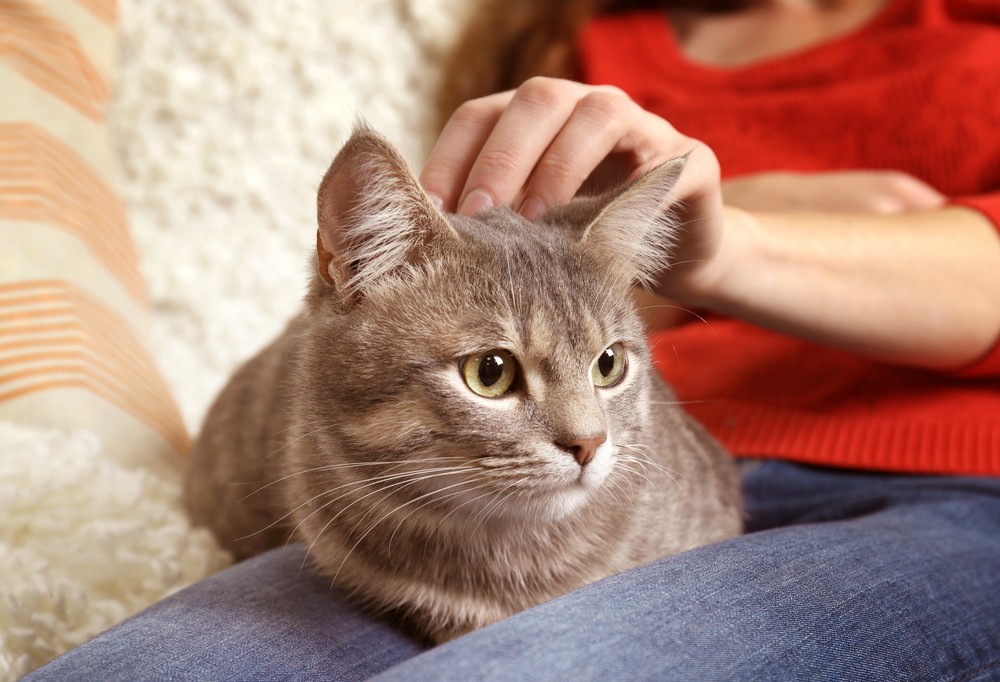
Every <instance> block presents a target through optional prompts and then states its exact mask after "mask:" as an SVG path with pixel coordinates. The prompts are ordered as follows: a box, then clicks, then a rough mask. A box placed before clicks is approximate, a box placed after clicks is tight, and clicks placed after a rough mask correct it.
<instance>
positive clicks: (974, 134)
mask: <svg viewBox="0 0 1000 682" xmlns="http://www.w3.org/2000/svg"><path fill="white" fill-rule="evenodd" d="M998 55H1000V6H998V5H997V3H995V2H988V1H987V0H890V2H889V3H888V4H887V6H886V7H885V8H884V9H883V10H882V12H881V13H880V14H879V15H878V16H876V17H875V18H874V19H873V20H871V21H870V22H868V23H867V24H866V25H864V26H863V27H861V28H860V29H858V30H856V31H853V32H851V33H849V34H847V35H844V36H842V37H839V38H836V39H834V40H832V41H830V42H827V43H824V44H823V45H820V46H817V47H814V48H810V49H807V50H804V51H800V52H796V53H794V54H791V55H787V56H782V57H779V58H774V59H768V60H764V61H761V62H756V63H753V64H750V65H747V66H744V67H738V68H726V69H723V68H714V67H710V66H705V65H702V64H696V63H692V62H691V61H689V60H687V59H686V58H685V57H684V55H683V54H682V52H681V50H680V48H679V46H678V44H677V42H676V40H675V38H674V34H673V32H672V29H671V27H670V25H669V20H668V19H667V18H666V17H665V16H664V15H663V14H662V13H647V12H644V13H634V14H626V15H617V16H609V17H602V18H600V19H597V20H595V21H593V22H591V23H590V24H589V25H588V26H587V27H586V28H585V30H584V32H583V35H582V36H581V41H580V58H581V68H582V72H583V76H584V79H585V80H586V81H588V82H591V83H605V84H612V85H616V86H618V87H621V88H622V89H624V90H625V91H626V92H628V93H629V94H630V95H631V96H632V97H633V99H635V100H636V102H638V103H639V104H640V105H642V106H643V107H645V108H647V109H649V110H650V111H653V112H655V113H657V114H659V115H661V116H663V117H664V118H666V119H667V120H669V121H670V122H671V123H672V124H673V125H674V126H675V127H676V128H677V129H678V130H680V131H682V132H683V133H685V134H687V135H691V136H693V137H695V138H697V139H700V140H702V141H704V142H705V143H707V144H708V145H709V146H710V147H711V148H712V149H713V150H714V151H715V153H716V155H717V156H718V158H719V161H720V163H721V164H722V170H723V175H724V177H735V176H740V175H744V174H749V173H757V172H765V171H775V170H782V171H799V172H809V171H833V170H849V169H893V170H901V171H904V172H907V173H910V174H912V175H914V176H916V177H918V178H921V179H923V180H924V181H926V182H928V183H929V184H931V185H932V186H934V187H936V188H938V189H939V190H940V191H941V192H943V193H944V194H945V195H946V196H948V197H951V198H952V202H953V203H957V204H962V205H965V206H969V207H971V208H974V209H976V210H978V211H980V212H982V213H983V214H985V215H986V216H987V217H988V218H989V219H990V220H991V221H992V222H993V223H994V224H995V225H1000V135H997V131H998V130H1000V107H998V106H997V99H996V97H997V95H996V93H998V92H1000V69H997V67H996V64H997V58H998ZM653 345H654V353H655V357H656V359H657V365H658V367H659V369H660V371H661V372H662V373H663V375H664V376H665V377H666V378H667V379H668V380H669V381H670V382H671V383H673V385H674V387H675V388H676V389H677V392H678V394H679V397H680V399H681V400H684V401H690V402H689V403H688V405H687V409H688V410H689V411H690V412H691V413H692V414H693V415H694V416H696V417H697V418H698V419H699V420H701V421H702V422H703V423H704V424H705V425H706V426H707V427H708V428H709V429H710V430H711V431H712V432H713V433H714V434H715V435H716V436H717V437H719V438H720V439H721V440H722V441H723V442H724V443H725V444H726V445H727V446H728V447H729V448H730V449H731V450H732V451H733V452H735V453H736V454H738V455H743V456H751V457H765V456H773V457H781V458H786V459H793V460H797V461H802V462H809V463H814V464H823V465H833V466H843V467H852V468H864V469H877V470H887V471H908V472H922V473H966V474H994V475H996V474H1000V344H998V346H997V347H995V348H994V349H993V350H992V351H991V352H990V353H988V354H987V356H986V357H984V358H982V359H981V360H980V361H979V362H977V363H975V364H974V365H972V366H970V367H967V368H964V369H963V370H961V371H959V372H953V373H935V372H930V371H925V370H918V369H912V368H905V367H897V366H891V365H886V364H882V363H878V362H875V361H872V360H867V359H864V358H859V357H856V356H852V355H849V354H847V353H843V352H840V351H837V350H833V349H829V348H824V347H820V346H817V345H814V344H811V343H807V342H805V341H800V340H797V339H792V338H788V337H784V336H781V335H779V334H775V333H771V332H768V331H765V330H762V329H759V328H756V327H754V326H752V325H750V324H747V323H744V322H740V321H737V320H732V319H727V318H719V317H711V318H708V319H707V320H706V323H701V322H697V323H691V324H687V325H684V326H681V327H680V328H678V329H674V330H669V331H666V332H662V333H659V334H657V335H656V336H655V337H654V339H653Z"/></svg>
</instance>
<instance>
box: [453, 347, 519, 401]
mask: <svg viewBox="0 0 1000 682" xmlns="http://www.w3.org/2000/svg"><path fill="white" fill-rule="evenodd" d="M462 378H464V379H465V383H466V385H467V386H468V387H469V388H471V389H472V391H473V392H474V393H476V394H478V395H481V396H483V397H484V398H499V397H500V396H502V395H504V394H505V393H507V392H508V391H510V389H511V388H512V387H513V386H514V381H515V380H516V379H517V360H515V359H514V356H513V355H511V354H510V353H509V352H507V351H505V350H502V349H500V348H496V349H494V350H489V351H486V352H485V353H476V354H475V355H470V356H469V357H467V358H466V359H465V361H464V362H463V363H462Z"/></svg>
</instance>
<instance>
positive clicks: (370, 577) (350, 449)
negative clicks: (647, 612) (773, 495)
mask: <svg viewBox="0 0 1000 682" xmlns="http://www.w3.org/2000/svg"><path fill="white" fill-rule="evenodd" d="M679 170H680V164H678V165H677V167H676V168H674V169H667V170H662V169H661V170H660V171H659V173H660V175H661V176H662V177H660V178H658V179H657V178H652V179H644V180H642V181H640V182H639V183H637V184H636V185H634V186H633V187H632V188H630V189H627V190H625V191H624V192H623V193H622V194H621V195H620V196H618V197H617V198H615V199H610V198H608V199H605V200H596V199H595V200H589V201H580V202H577V203H574V204H571V205H570V206H568V207H565V208H562V209H556V210H553V211H550V213H549V214H548V216H547V217H546V218H545V220H544V223H547V224H539V223H528V222H526V221H524V220H523V219H521V218H519V217H518V216H516V215H514V214H513V213H512V212H510V211H508V210H506V209H493V210H492V211H490V212H488V213H486V214H483V215H481V216H477V217H476V218H457V217H454V216H449V217H447V218H445V217H444V216H443V215H441V214H440V213H439V212H438V211H437V210H436V209H434V208H433V207H432V206H431V205H430V204H429V203H428V202H427V200H426V197H425V196H424V195H423V193H422V191H421V190H420V189H419V187H418V186H417V185H416V182H415V181H414V180H413V178H412V176H411V175H410V174H409V172H408V171H407V170H406V168H405V164H403V163H402V161H401V160H400V159H399V158H398V155H396V154H395V153H394V152H393V151H392V150H391V148H389V147H388V146H387V145H386V144H385V143H384V142H383V141H381V140H380V138H378V137H376V136H375V135H374V134H372V133H370V132H368V131H365V130H360V131H358V132H357V133H356V135H355V137H354V138H352V140H351V142H349V143H348V145H347V146H346V147H345V149H344V150H343V151H342V152H341V154H340V156H338V159H337V160H336V161H335V162H334V164H333V166H332V167H331V170H330V172H329V173H328V174H327V177H326V179H324V183H323V187H321V190H320V242H319V248H318V251H319V256H320V268H319V271H320V272H319V274H318V275H317V276H316V277H315V279H314V282H313V284H312V287H311V291H310V294H309V296H308V298H307V305H306V309H305V311H304V312H303V313H302V314H301V315H300V316H299V317H298V318H296V319H295V320H294V321H293V322H292V323H291V324H290V325H289V328H288V330H287V331H286V332H285V334H284V335H282V336H281V337H280V338H279V339H277V340H276V341H275V342H274V343H273V344H271V345H270V346H269V347H268V348H267V349H265V350H264V351H263V352H262V353H261V354H259V355H258V356H257V357H255V358H254V359H252V360H251V361H250V362H249V363H247V364H246V365H244V366H243V367H242V368H241V369H240V370H239V372H238V373H237V374H236V376H235V377H234V378H233V380H232V381H231V382H230V384H229V385H228V386H227V387H226V389H225V390H224V391H223V393H222V394H221V395H220V397H219V398H218V400H217V401H216V403H215V405H214V406H213V408H212V410H211V411H210V413H209V416H208V418H207V420H206V423H205V426H204V429H203V432H202V434H201V436H200V437H199V439H198V441H197V443H196V445H195V447H194V450H193V453H192V460H191V468H190V470H189V474H188V480H187V491H186V495H187V503H188V508H189V510H190V511H191V513H192V516H193V518H194V519H195V521H196V522H199V523H201V524H204V525H208V526H209V527H211V528H212V529H213V531H214V532H215V534H216V536H217V537H219V539H220V540H221V541H222V542H223V543H224V544H226V545H227V546H229V547H230V548H232V549H233V550H234V551H235V552H236V553H237V555H239V556H247V555H250V554H254V553H257V552H259V551H262V550H264V549H266V548H268V547H271V546H275V545H278V544H281V543H283V542H285V541H286V540H287V539H288V537H289V535H290V533H292V532H293V533H294V536H295V537H296V538H298V539H301V540H305V541H306V542H307V543H308V544H309V551H310V554H311V556H312V557H313V559H314V561H315V563H316V565H317V566H318V567H319V569H320V570H321V571H323V572H324V573H326V574H327V575H329V576H330V577H331V578H332V579H333V580H334V582H335V583H336V584H338V585H343V586H346V587H347V588H348V589H350V590H352V591H353V592H355V593H356V594H357V595H359V596H360V597H361V598H363V599H365V600H367V601H368V602H370V603H372V604H374V605H375V606H377V607H378V608H380V609H385V610H392V611H394V612H396V613H398V614H401V615H402V616H403V617H405V618H407V619H409V621H410V622H411V623H412V624H413V626H414V627H415V628H416V629H417V630H418V631H419V632H420V633H421V634H422V635H424V636H426V637H428V638H429V639H430V640H432V641H444V640H446V639H449V638H451V637H454V636H457V635H459V634H462V633H464V632H467V631H469V630H472V629H475V628H478V627H481V626H483V625H485V624H488V623H491V622H494V621H496V620H498V619H500V618H503V617H505V616H507V615H510V614H512V613H515V612H517V611H520V610H522V609H524V608H527V607H529V606H532V605H534V604H537V603H539V602H541V601H545V600H547V599H550V598H552V597H555V596H557V595H560V594H563V593H565V592H567V591H569V590H571V589H574V588H576V587H580V586H582V585H584V584H587V583H589V582H593V581H594V580H597V579H600V578H603V577H606V576H608V575H611V574H614V573H617V572H620V571H622V570H625V569H627V568H630V567H632V566H636V565H638V564H641V563H645V562H647V561H651V560H653V559H656V558H658V557H661V556H665V555H668V554H672V553H676V552H679V551H682V550H685V549H688V548H691V547H695V546H698V545H702V544H705V543H707V542H712V541H716V540H721V539H724V538H727V537H731V536H733V535H735V534H737V533H738V532H739V531H740V519H739V511H738V496H737V477H736V473H735V468H734V465H733V464H732V462H731V461H730V459H729V458H728V456H727V455H726V454H725V453H724V452H723V451H722V450H721V448H720V447H719V446H718V445H717V444H716V443H715V442H714V441H713V440H712V439H711V438H710V437H709V436H708V435H707V434H706V433H705V432H704V431H703V430H702V429H701V428H700V427H699V426H698V425H697V424H695V423H694V422H693V421H692V420H691V419H690V418H688V417H687V416H686V415H685V414H684V413H683V412H682V411H681V409H680V408H679V407H678V405H677V404H676V401H675V399H674V397H673V394H672V392H671V391H670V389H669V388H668V387H667V386H666V385H665V384H664V383H663V382H662V380H661V379H660V378H659V376H658V375H657V373H656V372H655V371H654V370H653V369H652V366H651V364H650V360H649V355H648V351H647V349H646V346H645V342H644V333H643V328H642V325H641V322H640V321H639V319H638V317H637V316H636V314H635V312H634V309H633V307H632V304H631V303H630V301H629V295H628V294H629V287H630V285H631V284H632V283H633V281H634V280H636V279H641V278H642V277H643V276H648V275H649V274H650V271H651V270H652V269H654V268H656V267H659V266H660V265H662V258H663V251H664V247H663V246H662V244H661V242H662V240H663V239H664V237H666V236H668V235H666V234H665V233H664V230H667V229H669V228H668V226H666V225H665V224H662V223H659V222H658V220H659V219H658V218H655V217H653V216H656V215H659V214H660V210H659V207H660V204H661V203H662V202H663V200H664V198H665V195H666V192H667V191H668V190H669V187H670V185H671V184H672V182H673V180H674V179H675V178H676V175H677V173H678V172H679ZM654 173H656V172H654ZM647 205H648V206H647ZM643 211H645V216H646V218H647V222H648V223H649V224H647V225H641V226H639V227H634V226H633V227H629V226H628V225H627V223H630V222H632V221H634V220H637V219H639V220H641V219H642V217H641V216H640V215H639V214H640V213H642V212H643ZM654 223H655V224H654ZM621 230H626V232H625V233H624V234H620V233H619V232H620V231H621ZM501 389H503V390H501Z"/></svg>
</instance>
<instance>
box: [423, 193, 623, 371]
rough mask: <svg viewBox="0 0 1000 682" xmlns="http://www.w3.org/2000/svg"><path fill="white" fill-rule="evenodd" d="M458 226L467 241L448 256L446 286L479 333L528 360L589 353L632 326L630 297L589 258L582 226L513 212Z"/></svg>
mask: <svg viewBox="0 0 1000 682" xmlns="http://www.w3.org/2000/svg"><path fill="white" fill-rule="evenodd" d="M452 225H453V226H454V228H455V232H456V233H457V234H458V236H459V238H460V239H459V240H458V242H459V243H458V245H457V246H456V250H455V251H454V252H452V253H450V254H448V255H445V256H444V260H445V261H447V262H446V263H442V265H443V267H442V268H441V276H442V277H443V278H444V279H445V280H446V281H444V282H441V283H440V284H441V285H442V286H445V287H450V288H451V289H452V291H453V292H454V294H455V295H456V298H457V300H454V299H453V300H454V303H455V304H456V307H458V308H462V309H464V310H466V311H468V312H469V313H471V314H472V315H474V316H475V317H476V318H478V324H477V325H476V327H477V333H480V332H483V333H486V334H488V335H489V336H492V337H494V338H496V339H497V340H510V341H514V342H516V343H517V344H518V345H520V346H522V347H523V349H524V350H525V351H527V352H533V351H536V350H537V351H542V350H546V349H547V351H548V352H550V353H551V352H552V351H553V350H554V349H556V348H564V349H565V350H566V351H567V352H576V351H577V350H580V349H588V352H589V349H591V347H592V346H595V345H599V344H601V343H604V342H606V340H607V338H608V337H609V336H613V335H615V334H619V333H621V330H622V329H623V327H628V326H629V325H628V324H627V318H628V317H629V312H630V310H631V308H630V307H629V306H628V305H627V304H626V303H625V296H624V293H625V292H623V291H618V290H617V289H618V288H619V287H618V286H616V285H614V284H613V283H614V282H615V280H614V278H610V277H607V276H606V273H605V272H602V268H601V264H600V263H599V262H595V261H594V260H593V259H590V258H588V254H587V252H586V249H584V248H582V247H581V245H580V239H579V232H578V231H577V230H578V229H579V228H578V226H575V225H572V224H568V223H567V224H551V223H549V224H542V223H536V222H529V221H527V220H525V219H523V218H521V217H520V216H517V215H516V214H514V213H513V212H512V211H510V210H508V209H493V210H491V211H488V212H484V213H483V214H480V215H479V216H476V217H474V218H459V217H453V219H452ZM574 346H580V349H572V348H571V347H574ZM598 350H600V349H598Z"/></svg>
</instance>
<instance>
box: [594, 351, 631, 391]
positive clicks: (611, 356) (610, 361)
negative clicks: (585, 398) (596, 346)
mask: <svg viewBox="0 0 1000 682" xmlns="http://www.w3.org/2000/svg"><path fill="white" fill-rule="evenodd" d="M590 375H591V377H592V378H593V381H594V386H598V387H600V388H608V387H609V386H614V385H615V384H617V383H618V382H619V381H621V378H622V377H623V376H624V375H625V349H624V348H622V345H621V344H620V343H613V344H611V345H610V346H608V347H607V348H605V349H604V351H603V352H602V353H601V354H600V355H598V356H597V360H595V361H594V367H593V369H591V370H590Z"/></svg>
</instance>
